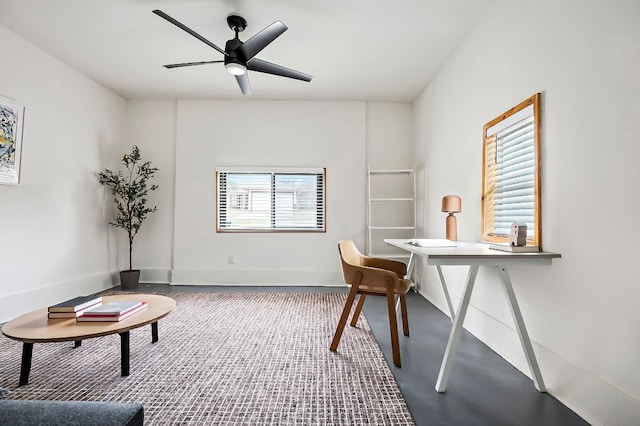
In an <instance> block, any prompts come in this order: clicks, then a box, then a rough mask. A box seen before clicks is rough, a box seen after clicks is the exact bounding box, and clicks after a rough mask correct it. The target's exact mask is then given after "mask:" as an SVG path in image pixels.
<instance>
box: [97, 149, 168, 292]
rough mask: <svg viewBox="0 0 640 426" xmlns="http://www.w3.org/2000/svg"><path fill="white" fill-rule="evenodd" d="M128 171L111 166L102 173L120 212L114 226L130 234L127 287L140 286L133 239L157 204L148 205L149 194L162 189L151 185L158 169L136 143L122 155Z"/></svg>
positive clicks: (123, 278) (124, 278)
mask: <svg viewBox="0 0 640 426" xmlns="http://www.w3.org/2000/svg"><path fill="white" fill-rule="evenodd" d="M122 165H123V166H124V169H125V171H124V172H123V171H122V170H119V171H117V172H113V171H111V170H109V169H105V170H104V171H102V172H100V173H98V177H99V179H100V183H101V184H102V185H104V186H106V187H107V188H109V189H110V190H111V194H113V201H114V203H115V205H116V208H117V213H116V215H115V216H114V218H113V220H112V221H111V222H109V224H110V225H112V226H115V227H116V228H122V229H124V230H125V231H127V234H128V235H129V269H128V270H126V271H121V272H120V285H121V287H122V288H123V289H133V288H136V287H137V286H138V280H139V279H140V270H139V269H136V270H134V269H133V267H132V260H131V259H132V253H133V239H134V238H135V236H136V234H137V233H138V231H139V230H140V226H141V225H142V222H144V220H145V219H146V218H147V215H148V214H149V213H153V212H155V211H156V210H157V207H156V206H154V207H148V206H147V198H146V197H147V194H148V193H149V192H151V191H155V190H156V189H158V185H151V186H149V180H150V179H151V178H153V176H154V175H155V173H156V172H157V171H158V169H157V168H156V167H151V162H150V161H144V162H143V161H142V160H141V157H140V149H138V147H137V146H136V145H134V146H133V148H131V152H130V153H129V154H125V155H124V156H123V157H122Z"/></svg>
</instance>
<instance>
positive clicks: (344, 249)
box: [338, 240, 362, 266]
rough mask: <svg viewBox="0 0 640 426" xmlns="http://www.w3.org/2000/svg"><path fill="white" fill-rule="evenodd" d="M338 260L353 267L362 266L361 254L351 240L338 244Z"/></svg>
mask: <svg viewBox="0 0 640 426" xmlns="http://www.w3.org/2000/svg"><path fill="white" fill-rule="evenodd" d="M338 251H339V252H340V259H342V262H343V263H346V264H348V265H353V266H362V254H361V253H360V251H359V250H358V248H357V247H356V245H355V243H354V242H353V241H351V240H342V241H340V242H339V243H338Z"/></svg>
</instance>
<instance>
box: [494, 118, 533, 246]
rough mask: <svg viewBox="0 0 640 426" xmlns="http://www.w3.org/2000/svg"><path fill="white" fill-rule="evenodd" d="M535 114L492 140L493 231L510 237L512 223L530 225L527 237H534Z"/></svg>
mask: <svg viewBox="0 0 640 426" xmlns="http://www.w3.org/2000/svg"><path fill="white" fill-rule="evenodd" d="M533 132H534V129H533V116H529V117H526V118H525V119H523V120H520V121H518V122H516V123H514V124H512V125H510V126H509V127H507V128H505V129H503V130H501V131H499V132H497V133H496V135H495V138H491V140H489V141H488V146H487V150H486V152H487V155H488V156H489V157H493V161H491V158H490V159H489V161H488V164H489V167H488V168H487V182H488V183H489V186H490V187H491V189H492V191H491V193H492V194H491V195H492V196H491V199H490V200H488V201H490V205H489V206H487V207H488V209H489V210H490V211H491V212H492V213H493V224H492V225H493V229H490V230H489V233H490V234H492V235H496V236H504V237H508V236H509V233H510V231H511V224H512V223H513V222H516V223H518V224H526V225H527V238H528V239H533V238H534V232H535V227H534V215H535V205H534V201H535V200H534V196H535V188H534V181H535V150H534V143H533V141H534V134H533Z"/></svg>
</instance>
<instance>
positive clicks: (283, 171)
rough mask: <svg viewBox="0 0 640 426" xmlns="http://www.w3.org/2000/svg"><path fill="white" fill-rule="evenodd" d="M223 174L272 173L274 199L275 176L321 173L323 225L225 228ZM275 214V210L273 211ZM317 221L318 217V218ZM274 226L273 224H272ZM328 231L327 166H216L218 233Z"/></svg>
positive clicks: (271, 193) (319, 186)
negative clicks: (223, 224)
mask: <svg viewBox="0 0 640 426" xmlns="http://www.w3.org/2000/svg"><path fill="white" fill-rule="evenodd" d="M222 174H226V175H228V174H262V175H271V186H270V190H269V193H270V198H271V199H272V200H274V199H275V198H274V197H275V194H276V193H277V191H276V190H275V176H276V175H301V176H302V175H309V176H311V175H315V176H318V175H321V176H322V185H316V200H317V199H318V196H319V195H320V194H319V193H318V192H319V191H318V189H320V190H321V191H322V194H321V195H322V206H321V209H320V208H319V207H317V208H316V210H317V211H321V214H322V218H321V220H322V226H321V227H317V228H311V227H304V228H295V227H289V228H275V227H269V228H266V227H264V228H248V227H247V228H232V229H230V228H224V227H221V226H220V218H221V204H220V202H221V187H220V185H221V180H220V179H221V175H222ZM271 214H272V215H273V214H275V212H271ZM316 221H317V219H316ZM272 226H273V225H272ZM326 231H327V169H326V167H297V168H288V167H219V168H216V232H217V233H225V234H227V233H309V232H310V233H326Z"/></svg>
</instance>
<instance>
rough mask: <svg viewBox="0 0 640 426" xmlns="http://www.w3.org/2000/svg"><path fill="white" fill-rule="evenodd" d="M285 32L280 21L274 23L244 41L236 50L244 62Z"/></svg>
mask: <svg viewBox="0 0 640 426" xmlns="http://www.w3.org/2000/svg"><path fill="white" fill-rule="evenodd" d="M285 31H287V26H286V25H285V24H283V23H282V22H280V21H276V22H274V23H273V24H271V25H269V26H268V27H267V28H265V29H264V30H262V31H260V32H259V33H258V34H256V35H254V36H253V37H251V38H250V39H249V40H247V41H245V42H244V44H243V45H242V46H240V47H239V48H238V49H237V50H238V51H240V53H241V54H242V55H244V60H245V61H248V60H250V59H251V58H253V57H254V56H256V55H257V54H258V53H259V52H260V51H261V50H262V49H264V48H265V47H267V46H268V45H269V43H271V42H272V41H273V40H275V39H276V38H278V36H280V34H282V33H283V32H285Z"/></svg>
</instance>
